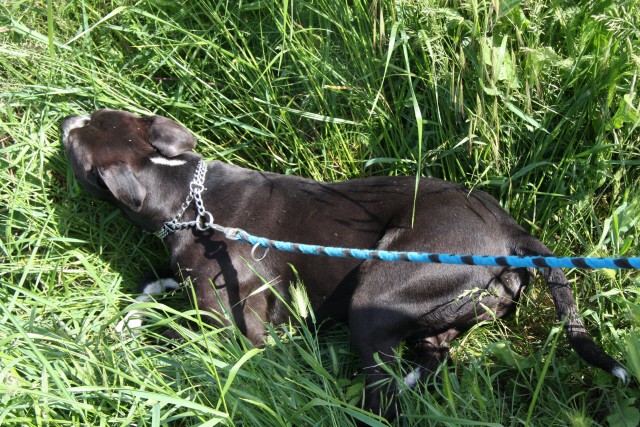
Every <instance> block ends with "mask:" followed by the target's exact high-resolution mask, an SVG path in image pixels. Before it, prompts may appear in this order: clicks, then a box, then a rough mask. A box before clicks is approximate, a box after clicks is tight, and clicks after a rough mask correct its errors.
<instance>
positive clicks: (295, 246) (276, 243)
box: [154, 160, 640, 270]
mask: <svg viewBox="0 0 640 427" xmlns="http://www.w3.org/2000/svg"><path fill="white" fill-rule="evenodd" d="M206 173H207V164H206V163H205V162H204V161H203V160H200V163H198V167H197V169H196V172H195V174H194V177H193V180H192V181H191V183H190V185H189V189H190V192H189V195H188V196H187V198H186V200H185V202H184V203H183V204H182V207H181V208H180V211H179V212H178V214H177V215H176V216H174V217H173V219H171V220H170V221H167V222H165V223H164V225H163V227H162V228H161V229H160V230H158V231H156V232H155V233H154V234H155V235H156V236H158V237H159V238H160V239H165V238H166V237H168V236H169V235H171V234H173V233H174V232H176V231H178V230H184V229H187V228H193V227H195V228H196V229H197V230H199V231H205V230H210V229H211V230H216V231H219V232H222V233H223V234H224V235H225V237H226V238H227V239H230V240H238V241H243V242H246V243H250V244H252V245H253V249H252V250H251V256H252V257H253V258H254V259H255V260H256V261H261V260H262V259H264V257H265V256H266V255H267V252H268V250H269V249H270V248H274V249H277V250H281V251H286V252H298V253H303V254H308V255H324V256H330V257H339V258H355V259H364V260H366V259H374V260H380V261H390V262H398V261H407V262H420V263H427V264H459V265H482V266H493V267H519V268H520V267H533V268H540V267H553V268H581V269H587V268H591V269H601V268H608V269H613V270H620V269H640V258H638V257H636V258H584V257H570V258H569V257H562V258H561V257H544V256H491V255H486V256H485V255H458V254H436V253H429V252H411V251H383V250H375V249H354V248H340V247H333V246H320V245H310V244H303V243H293V242H283V241H280V240H272V239H267V238H265V237H259V236H254V235H252V234H250V233H248V232H246V231H245V230H242V229H239V228H231V227H224V226H221V225H219V224H216V223H214V219H213V215H212V214H211V212H209V211H207V210H206V209H205V207H204V204H203V202H202V195H201V194H202V191H203V190H204V180H205V176H206ZM192 202H194V203H195V206H196V211H197V214H196V219H195V220H193V221H181V219H182V217H183V216H184V213H185V212H186V210H187V208H188V207H189V206H190V205H191V203H192ZM258 247H262V248H265V249H267V251H265V252H264V254H263V255H262V256H261V257H257V256H256V254H255V253H256V250H257V248H258Z"/></svg>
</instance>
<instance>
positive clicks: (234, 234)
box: [214, 226, 640, 270]
mask: <svg viewBox="0 0 640 427" xmlns="http://www.w3.org/2000/svg"><path fill="white" fill-rule="evenodd" d="M214 228H215V229H217V230H218V231H222V232H224V234H225V235H226V236H227V238H229V239H233V240H239V241H243V242H246V243H250V244H252V245H254V251H255V248H257V247H263V248H266V249H267V250H268V249H269V248H274V249H278V250H281V251H286V252H299V253H303V254H308V255H325V256H330V257H339V258H357V259H375V260H381V261H392V262H397V261H409V262H421V263H431V264H460V265H483V266H494V267H533V268H540V267H553V268H583V269H586V268H593V269H596V268H609V269H613V270H620V269H640V258H639V257H635V258H583V257H571V258H569V257H562V258H560V257H544V256H492V255H486V256H485V255H455V254H434V253H428V252H405V251H380V250H374V249H352V248H337V247H331V246H319V245H308V244H302V243H292V242H283V241H279V240H271V239H267V238H264V237H258V236H254V235H252V234H249V233H247V232H246V231H244V230H241V229H238V228H227V227H220V226H216V227H214ZM252 254H253V252H252ZM265 255H266V253H265Z"/></svg>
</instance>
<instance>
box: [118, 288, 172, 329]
mask: <svg viewBox="0 0 640 427" xmlns="http://www.w3.org/2000/svg"><path fill="white" fill-rule="evenodd" d="M179 287H180V284H179V283H178V282H177V281H175V280H174V279H172V278H164V279H158V280H154V281H152V282H148V283H145V284H143V285H142V286H141V289H140V295H138V296H137V297H136V303H133V304H132V305H134V306H135V305H136V304H138V303H143V302H152V301H153V300H154V298H153V297H154V296H157V295H162V294H164V293H165V292H168V291H173V290H176V289H178V288H179ZM145 312H146V310H143V309H133V310H131V311H129V312H128V313H127V314H126V315H125V316H124V318H123V319H122V320H120V321H119V322H118V324H117V325H116V327H115V331H116V332H117V333H118V334H120V335H122V334H123V333H125V332H126V331H130V332H134V331H135V330H136V329H138V328H140V326H142V324H143V322H144V318H145Z"/></svg>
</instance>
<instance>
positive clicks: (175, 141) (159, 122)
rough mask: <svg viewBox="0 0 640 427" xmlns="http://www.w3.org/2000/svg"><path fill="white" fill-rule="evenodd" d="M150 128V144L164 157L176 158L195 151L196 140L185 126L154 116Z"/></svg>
mask: <svg viewBox="0 0 640 427" xmlns="http://www.w3.org/2000/svg"><path fill="white" fill-rule="evenodd" d="M152 119H153V122H152V123H151V127H150V128H149V142H150V143H151V145H153V147H154V148H155V149H157V150H158V151H159V152H160V153H161V154H162V155H163V156H167V157H175V156H177V155H178V154H182V153H184V152H186V151H190V150H193V148H194V147H195V146H196V140H195V138H194V137H193V135H191V132H189V130H188V129H187V128H185V127H184V126H182V125H180V124H178V123H176V122H174V121H173V120H171V119H168V118H166V117H162V116H154V117H153V118H152Z"/></svg>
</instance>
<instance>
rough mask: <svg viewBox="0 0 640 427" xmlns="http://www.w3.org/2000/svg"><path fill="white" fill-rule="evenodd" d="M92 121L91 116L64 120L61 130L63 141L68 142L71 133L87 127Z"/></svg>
mask: <svg viewBox="0 0 640 427" xmlns="http://www.w3.org/2000/svg"><path fill="white" fill-rule="evenodd" d="M90 120H91V117H90V116H70V117H67V118H66V119H63V120H62V123H61V125H60V129H61V130H62V140H63V141H66V140H67V137H68V136H69V132H71V131H72V130H73V129H78V128H81V127H83V126H85V125H86V124H87V123H89V121H90Z"/></svg>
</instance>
